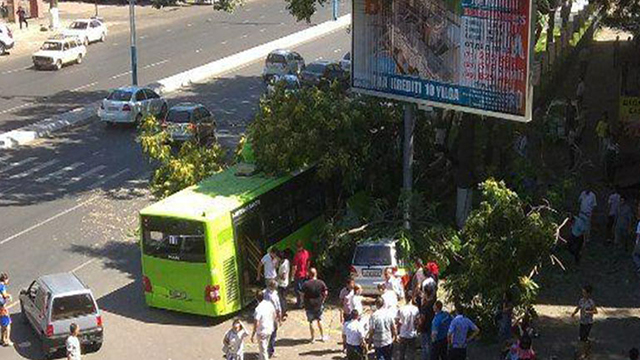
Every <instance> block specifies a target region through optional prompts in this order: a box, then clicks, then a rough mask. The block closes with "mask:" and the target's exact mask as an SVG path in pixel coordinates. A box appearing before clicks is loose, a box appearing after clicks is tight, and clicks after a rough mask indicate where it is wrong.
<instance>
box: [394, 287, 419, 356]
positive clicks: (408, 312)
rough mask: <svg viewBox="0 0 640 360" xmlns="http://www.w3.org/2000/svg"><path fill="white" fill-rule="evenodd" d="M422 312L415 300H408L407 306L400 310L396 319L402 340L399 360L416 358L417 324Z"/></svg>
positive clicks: (399, 342) (399, 343)
mask: <svg viewBox="0 0 640 360" xmlns="http://www.w3.org/2000/svg"><path fill="white" fill-rule="evenodd" d="M419 315H420V311H419V310H418V307H417V306H416V305H415V298H410V297H409V298H407V304H406V305H405V306H403V307H401V308H400V310H399V311H398V317H397V318H396V321H397V324H398V329H399V331H398V332H399V336H400V340H399V341H398V346H399V348H400V349H399V356H400V357H399V360H405V359H408V360H413V359H415V356H416V339H417V338H418V331H417V329H416V328H417V323H418V319H419Z"/></svg>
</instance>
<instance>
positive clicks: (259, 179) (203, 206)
mask: <svg viewBox="0 0 640 360" xmlns="http://www.w3.org/2000/svg"><path fill="white" fill-rule="evenodd" d="M240 166H242V165H234V166H231V167H230V168H228V169H226V170H224V171H222V172H219V173H217V174H214V175H212V176H211V177H209V178H207V179H205V180H203V181H202V182H200V183H199V184H197V185H194V186H190V187H188V188H186V189H184V190H181V191H179V192H177V193H175V194H173V195H171V196H169V197H167V198H165V199H163V200H160V201H158V202H156V203H154V204H152V205H150V206H148V207H146V208H144V209H143V210H142V211H140V214H141V215H156V216H169V217H177V218H183V219H191V220H198V221H202V220H212V219H215V218H216V217H218V216H220V215H221V214H224V213H228V212H230V211H232V210H234V209H236V208H238V207H240V206H242V205H244V204H246V203H248V202H250V201H252V200H253V199H255V198H256V197H258V196H259V195H262V194H264V193H266V192H267V191H269V190H271V189H273V188H275V187H276V186H278V185H280V184H282V183H284V182H285V181H287V180H289V179H290V178H291V176H290V175H287V176H281V177H268V176H266V175H264V174H263V173H259V174H255V175H251V176H238V175H236V173H237V172H238V170H239V167H240Z"/></svg>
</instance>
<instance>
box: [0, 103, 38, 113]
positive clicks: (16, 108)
mask: <svg viewBox="0 0 640 360" xmlns="http://www.w3.org/2000/svg"><path fill="white" fill-rule="evenodd" d="M27 106H31V104H22V105H18V106H14V107H12V108H8V109H5V110H2V111H0V115H2V114H6V113H9V112H12V111H14V110H18V109H22V108H26V107H27Z"/></svg>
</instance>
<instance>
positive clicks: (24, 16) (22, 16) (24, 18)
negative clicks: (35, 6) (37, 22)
mask: <svg viewBox="0 0 640 360" xmlns="http://www.w3.org/2000/svg"><path fill="white" fill-rule="evenodd" d="M16 15H18V22H20V30H22V24H23V23H24V26H25V28H27V29H28V28H29V23H28V22H27V12H26V11H24V9H23V8H22V6H18V11H16Z"/></svg>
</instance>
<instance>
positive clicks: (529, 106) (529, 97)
mask: <svg viewBox="0 0 640 360" xmlns="http://www.w3.org/2000/svg"><path fill="white" fill-rule="evenodd" d="M356 1H357V0H352V1H351V26H352V29H351V79H350V80H351V84H350V85H351V91H353V92H356V93H359V94H363V95H370V96H376V97H383V98H387V99H390V100H396V101H403V102H409V103H413V104H416V105H422V106H431V107H436V108H441V109H450V110H453V111H460V112H465V113H469V114H474V115H481V116H487V117H494V118H499V119H504V120H509V121H517V122H521V123H528V122H530V121H532V120H533V90H534V86H533V71H532V69H533V62H534V58H535V44H533V36H532V35H533V34H534V33H535V23H536V21H535V19H534V18H533V17H534V16H535V14H536V12H535V11H534V10H535V9H534V7H535V1H533V0H527V1H528V2H529V32H528V36H527V37H528V45H529V51H527V80H526V95H525V113H524V115H515V114H509V113H502V112H498V111H491V110H482V109H478V108H474V107H469V106H463V105H455V104H449V103H445V102H439V101H433V100H425V99H418V98H415V97H411V96H404V95H397V94H391V93H386V92H383V91H377V90H370V89H364V88H360V87H355V86H353V84H354V72H353V69H354V67H355V65H354V64H355V61H354V60H355V51H354V50H355V49H354V41H353V37H354V36H355V30H354V29H353V27H354V25H355V19H354V17H355V10H356ZM379 1H396V0H379Z"/></svg>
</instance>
